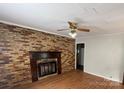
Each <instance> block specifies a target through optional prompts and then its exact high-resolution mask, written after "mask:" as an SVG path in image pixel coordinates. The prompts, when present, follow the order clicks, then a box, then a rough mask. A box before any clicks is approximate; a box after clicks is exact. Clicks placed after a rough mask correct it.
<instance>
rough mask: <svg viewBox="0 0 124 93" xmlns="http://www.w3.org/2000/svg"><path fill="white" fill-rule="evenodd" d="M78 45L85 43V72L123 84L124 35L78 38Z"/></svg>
mask: <svg viewBox="0 0 124 93" xmlns="http://www.w3.org/2000/svg"><path fill="white" fill-rule="evenodd" d="M76 43H85V53H84V71H85V72H88V73H91V74H95V75H98V76H102V77H104V78H108V79H111V80H115V81H119V82H122V77H123V72H124V33H123V34H113V35H112V34H111V35H102V36H93V37H87V38H78V39H77V40H76Z"/></svg>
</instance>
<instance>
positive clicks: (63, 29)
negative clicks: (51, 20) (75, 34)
mask: <svg viewBox="0 0 124 93" xmlns="http://www.w3.org/2000/svg"><path fill="white" fill-rule="evenodd" d="M66 30H69V29H58V30H57V31H66Z"/></svg>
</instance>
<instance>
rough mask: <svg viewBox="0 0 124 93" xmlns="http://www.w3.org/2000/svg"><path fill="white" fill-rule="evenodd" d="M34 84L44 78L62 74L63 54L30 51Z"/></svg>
mask: <svg viewBox="0 0 124 93" xmlns="http://www.w3.org/2000/svg"><path fill="white" fill-rule="evenodd" d="M29 54H30V65H31V74H32V82H34V81H37V80H38V79H39V78H42V77H43V76H46V75H50V74H54V73H58V74H61V52H56V51H55V52H51V51H30V52H29Z"/></svg>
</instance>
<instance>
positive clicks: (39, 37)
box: [0, 23, 75, 88]
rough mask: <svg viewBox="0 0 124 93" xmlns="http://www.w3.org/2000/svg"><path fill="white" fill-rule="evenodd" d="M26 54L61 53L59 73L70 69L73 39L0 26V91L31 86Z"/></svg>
mask: <svg viewBox="0 0 124 93" xmlns="http://www.w3.org/2000/svg"><path fill="white" fill-rule="evenodd" d="M29 51H61V52H62V55H61V58H62V59H61V60H62V72H65V71H69V70H71V69H74V61H75V55H74V54H75V53H74V51H75V40H74V39H71V38H67V37H62V36H58V35H53V34H48V33H44V32H39V31H35V30H31V29H27V28H22V27H17V26H12V25H7V24H3V23H0V88H12V87H15V86H18V85H21V84H24V83H29V82H31V72H30V60H29Z"/></svg>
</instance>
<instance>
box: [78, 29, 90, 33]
mask: <svg viewBox="0 0 124 93" xmlns="http://www.w3.org/2000/svg"><path fill="white" fill-rule="evenodd" d="M77 30H79V31H84V32H90V29H84V28H77Z"/></svg>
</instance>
